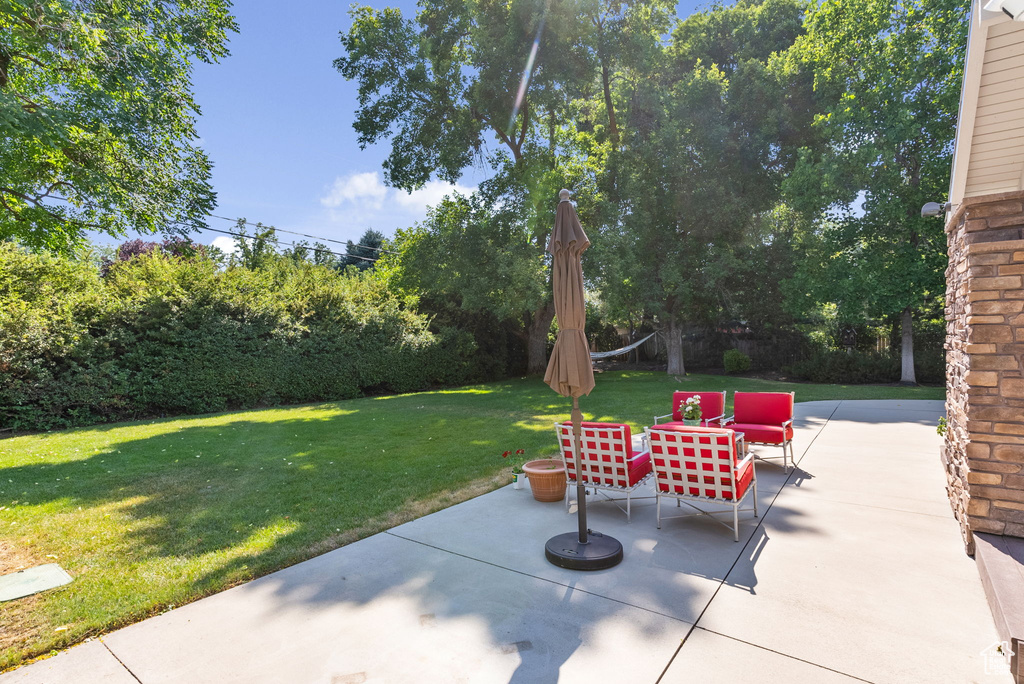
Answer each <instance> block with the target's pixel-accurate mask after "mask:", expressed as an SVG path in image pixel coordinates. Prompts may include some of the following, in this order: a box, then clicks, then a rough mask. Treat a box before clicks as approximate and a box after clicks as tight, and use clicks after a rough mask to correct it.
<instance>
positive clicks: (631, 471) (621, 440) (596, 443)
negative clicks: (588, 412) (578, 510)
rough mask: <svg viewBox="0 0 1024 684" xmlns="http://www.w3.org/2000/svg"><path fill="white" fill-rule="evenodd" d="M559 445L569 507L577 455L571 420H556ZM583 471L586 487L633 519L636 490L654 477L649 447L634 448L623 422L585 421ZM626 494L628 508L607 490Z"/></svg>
mask: <svg viewBox="0 0 1024 684" xmlns="http://www.w3.org/2000/svg"><path fill="white" fill-rule="evenodd" d="M555 432H556V433H557V435H558V448H559V451H560V452H561V454H562V461H563V463H565V474H566V492H565V508H566V511H568V510H569V492H570V491H571V490H572V485H575V484H576V458H575V455H574V454H573V447H572V444H573V436H572V423H571V422H570V421H566V422H564V423H555ZM580 472H581V473H582V482H583V484H584V485H586V486H587V487H590V488H593V489H594V490H595V491H598V492H600V493H601V494H603V495H604V496H605V498H606V499H608V500H609V501H614V502H615V505H616V506H618V507H619V508H620V509H622V510H623V511H625V513H626V520H627V521H628V520H630V518H631V505H630V504H631V503H632V494H633V491H634V490H635V489H636V488H637V487H639V486H640V485H642V484H643V483H645V482H647V480H649V479H650V477H651V455H650V452H649V451H648V450H646V449H643V450H641V451H634V450H633V435H632V433H631V432H630V429H629V426H628V425H623V424H621V423H586V422H585V423H583V427H582V429H581V436H580ZM609 491H611V492H619V493H622V494H625V495H626V496H625V501H626V507H625V508H622V505H621V504H620V503H618V502H619V501H622V500H623V499H622V498H621V497H620V498H612V497H611V496H609V495H608V494H607V492H609Z"/></svg>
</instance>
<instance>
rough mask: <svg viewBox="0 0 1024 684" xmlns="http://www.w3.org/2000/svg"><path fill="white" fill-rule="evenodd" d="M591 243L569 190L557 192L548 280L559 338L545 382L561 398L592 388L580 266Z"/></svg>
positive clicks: (585, 392) (592, 372) (549, 249)
mask: <svg viewBox="0 0 1024 684" xmlns="http://www.w3.org/2000/svg"><path fill="white" fill-rule="evenodd" d="M589 246H590V240H588V239H587V234H586V233H584V232H583V226H581V225H580V219H579V217H577V216H576V208H575V207H573V206H572V202H570V201H569V191H568V190H562V191H561V192H560V193H559V202H558V212H557V213H556V214H555V229H554V230H553V231H552V232H551V240H550V241H549V242H548V251H549V252H551V254H552V256H553V257H554V259H553V261H552V263H551V280H552V284H553V288H552V289H553V292H554V299H555V316H557V317H558V339H556V340H555V348H554V350H552V352H551V359H550V360H548V370H547V372H546V373H545V374H544V382H546V383H547V384H548V385H549V386H550V387H551V389H553V390H555V391H556V392H558V393H559V394H561V395H562V396H563V397H580V396H583V395H584V394H590V390H592V389H594V367H593V365H592V364H591V362H590V347H589V345H588V344H587V336H586V334H585V333H584V331H583V329H584V327H585V326H586V323H587V308H586V301H585V297H584V292H583V267H582V266H581V265H580V257H581V255H582V254H583V252H584V250H586V249H587V247H589Z"/></svg>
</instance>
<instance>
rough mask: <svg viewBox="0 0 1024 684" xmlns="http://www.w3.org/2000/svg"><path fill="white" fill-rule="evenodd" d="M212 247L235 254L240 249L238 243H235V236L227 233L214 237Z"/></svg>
mask: <svg viewBox="0 0 1024 684" xmlns="http://www.w3.org/2000/svg"><path fill="white" fill-rule="evenodd" d="M210 246H211V247H216V248H217V249H219V250H221V251H222V252H224V253H225V254H234V253H235V252H237V251H238V245H237V244H236V243H235V239H234V238H229V237H228V236H227V235H221V236H219V237H215V238H213V242H211V243H210Z"/></svg>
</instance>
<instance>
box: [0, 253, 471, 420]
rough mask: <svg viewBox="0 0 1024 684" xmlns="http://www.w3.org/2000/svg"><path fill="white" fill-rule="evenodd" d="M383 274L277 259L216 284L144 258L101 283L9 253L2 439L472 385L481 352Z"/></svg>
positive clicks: (207, 263) (0, 389) (3, 302)
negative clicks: (434, 320)
mask: <svg viewBox="0 0 1024 684" xmlns="http://www.w3.org/2000/svg"><path fill="white" fill-rule="evenodd" d="M428 323H429V321H428V320H427V318H426V317H425V316H423V315H421V314H418V313H416V312H415V311H413V310H411V309H409V308H408V306H407V303H406V302H405V301H403V300H400V299H399V298H397V297H395V296H394V295H393V294H392V293H390V292H389V291H388V289H387V286H386V283H384V282H383V281H382V280H381V279H380V278H379V277H378V276H376V275H375V274H374V273H373V272H372V271H370V272H364V273H355V272H352V273H347V274H346V273H338V272H337V271H334V270H332V269H329V268H327V267H323V266H315V265H312V264H309V263H296V262H294V261H290V260H280V261H279V262H276V263H274V264H272V265H271V266H269V267H267V268H266V269H261V270H258V271H251V270H248V269H244V268H233V269H228V270H227V271H220V270H218V269H217V267H216V265H215V264H214V263H213V262H212V261H211V260H209V259H208V258H205V257H203V255H202V254H197V255H196V256H195V257H194V258H187V259H183V258H179V257H175V256H172V255H170V254H168V253H167V252H166V251H164V250H157V249H153V250H139V253H137V254H135V255H134V256H133V257H132V258H131V259H129V260H125V261H118V262H115V263H113V264H110V265H109V269H108V271H107V274H106V276H105V277H103V278H100V276H99V273H98V271H97V269H96V268H95V267H94V266H92V265H91V264H88V263H85V262H76V261H72V260H67V259H62V258H57V257H50V256H45V255H35V254H29V253H27V252H24V251H22V250H19V249H17V248H15V247H13V246H11V245H0V426H3V427H13V428H16V429H21V430H40V429H52V428H62V427H70V426H76V425H88V424H94V423H100V422H106V421H113V420H125V419H133V418H141V417H144V416H154V415H163V414H190V413H207V412H212V411H224V410H229V409H241V408H251V407H256V406H266V405H273V404H278V403H301V402H310V401H325V400H333V399H344V398H349V397H354V396H358V395H359V394H362V393H367V392H408V391H414V390H421V389H427V388H429V387H432V386H436V385H455V384H463V383H465V382H468V381H469V380H472V379H474V377H473V372H474V369H475V367H476V366H475V364H474V356H475V352H476V345H475V344H474V342H473V339H472V336H471V335H469V334H468V333H464V332H460V331H458V330H455V329H452V328H442V329H441V330H440V331H439V332H437V333H434V332H431V331H430V330H429V328H428Z"/></svg>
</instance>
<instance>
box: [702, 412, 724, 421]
mask: <svg viewBox="0 0 1024 684" xmlns="http://www.w3.org/2000/svg"><path fill="white" fill-rule="evenodd" d="M723 418H725V414H724V413H723V414H722V415H720V416H712V417H711V418H705V419H704V420H705V421H707V422H709V423H710V422H711V421H713V420H722V419H723Z"/></svg>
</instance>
